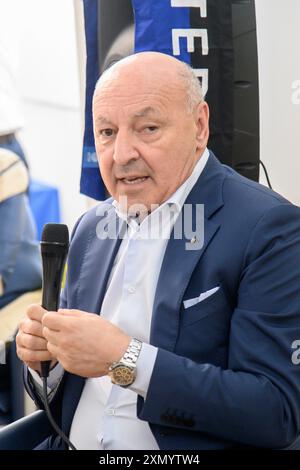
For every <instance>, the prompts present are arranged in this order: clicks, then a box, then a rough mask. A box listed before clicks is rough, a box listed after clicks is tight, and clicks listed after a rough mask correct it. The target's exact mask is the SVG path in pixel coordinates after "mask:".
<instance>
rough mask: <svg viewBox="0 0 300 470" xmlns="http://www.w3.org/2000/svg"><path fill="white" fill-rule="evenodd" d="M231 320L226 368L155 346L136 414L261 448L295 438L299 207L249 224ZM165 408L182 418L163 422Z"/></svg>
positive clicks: (298, 424) (299, 404)
mask: <svg viewBox="0 0 300 470" xmlns="http://www.w3.org/2000/svg"><path fill="white" fill-rule="evenodd" d="M243 266H244V268H243V271H242V275H241V278H240V284H239V291H238V302H237V306H236V308H235V310H234V312H233V315H232V320H231V330H230V336H229V358H228V369H221V368H220V367H216V366H214V365H212V364H199V363H196V362H194V361H192V360H190V359H188V358H186V357H181V356H178V355H176V354H174V353H172V352H169V351H166V350H163V349H159V350H158V354H157V358H156V362H155V365H154V369H153V373H152V376H151V380H150V384H149V388H148V393H147V397H146V399H145V400H143V399H142V398H141V397H139V406H138V416H139V418H140V419H143V420H146V421H148V422H150V423H154V424H159V425H164V426H166V425H167V426H170V427H175V428H182V429H187V426H188V429H189V430H191V431H196V432H197V431H199V432H203V433H207V434H213V435H215V436H218V437H221V438H224V439H228V440H233V441H236V442H240V443H244V444H246V445H254V446H258V447H265V448H280V447H285V446H287V445H289V444H290V443H291V442H292V441H293V440H294V439H295V438H296V437H297V435H298V434H299V433H300V385H299V384H300V365H296V364H293V361H292V354H293V349H292V344H293V342H294V341H295V340H297V339H300V209H299V208H298V207H296V206H293V205H292V204H280V205H277V206H275V207H273V208H272V209H269V210H268V211H267V212H266V213H265V214H264V215H263V216H262V217H261V218H260V219H259V221H258V222H257V224H256V226H255V227H254V229H253V231H252V234H251V236H250V239H249V242H248V246H247V249H246V252H245V258H244V265H243ZM170 407H171V408H172V409H174V410H176V411H177V412H178V413H179V414H180V415H182V416H186V417H188V419H181V420H179V419H178V420H177V421H176V420H172V419H170Z"/></svg>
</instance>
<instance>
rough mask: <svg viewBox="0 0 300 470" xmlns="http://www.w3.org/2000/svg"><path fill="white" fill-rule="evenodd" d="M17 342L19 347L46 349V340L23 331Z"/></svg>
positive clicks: (34, 349) (37, 349) (36, 349)
mask: <svg viewBox="0 0 300 470" xmlns="http://www.w3.org/2000/svg"><path fill="white" fill-rule="evenodd" d="M18 344H19V345H20V346H21V347H24V348H26V349H31V350H33V351H42V350H44V351H46V350H47V341H46V340H45V339H44V338H39V337H38V336H33V335H28V334H27V333H24V334H23V335H22V336H21V337H20V338H19V341H18Z"/></svg>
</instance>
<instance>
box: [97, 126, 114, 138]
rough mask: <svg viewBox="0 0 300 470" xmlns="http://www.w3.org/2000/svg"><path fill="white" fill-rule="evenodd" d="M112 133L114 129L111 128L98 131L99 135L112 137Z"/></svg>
mask: <svg viewBox="0 0 300 470" xmlns="http://www.w3.org/2000/svg"><path fill="white" fill-rule="evenodd" d="M113 134H114V130H113V129H109V128H108V129H101V130H100V131H99V135H101V136H102V137H112V136H113Z"/></svg>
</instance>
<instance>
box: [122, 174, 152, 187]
mask: <svg viewBox="0 0 300 470" xmlns="http://www.w3.org/2000/svg"><path fill="white" fill-rule="evenodd" d="M148 179H149V176H128V177H126V178H118V181H119V182H121V183H124V184H127V185H135V184H141V183H144V182H145V181H146V180H148Z"/></svg>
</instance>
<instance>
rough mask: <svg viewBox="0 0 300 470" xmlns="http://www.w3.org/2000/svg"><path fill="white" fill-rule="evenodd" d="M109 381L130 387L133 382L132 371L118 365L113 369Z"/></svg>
mask: <svg viewBox="0 0 300 470" xmlns="http://www.w3.org/2000/svg"><path fill="white" fill-rule="evenodd" d="M111 379H112V382H113V383H115V384H117V385H123V386H124V385H130V384H132V382H133V381H134V369H131V368H130V367H127V366H124V365H119V366H117V367H115V368H114V369H113V371H112V374H111Z"/></svg>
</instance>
